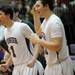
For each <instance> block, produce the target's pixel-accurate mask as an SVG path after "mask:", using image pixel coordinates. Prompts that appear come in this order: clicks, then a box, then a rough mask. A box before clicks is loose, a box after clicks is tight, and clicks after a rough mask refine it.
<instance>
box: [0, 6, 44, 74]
mask: <svg viewBox="0 0 75 75" xmlns="http://www.w3.org/2000/svg"><path fill="white" fill-rule="evenodd" d="M12 19H13V10H12V8H11V7H10V6H9V5H2V6H0V23H1V24H2V25H3V26H5V27H6V28H5V31H4V35H5V40H6V43H7V45H8V48H9V51H10V53H11V56H10V58H9V59H8V60H7V62H6V63H5V64H3V65H1V67H2V70H3V71H6V70H7V69H8V67H9V65H10V64H11V63H13V64H14V70H13V74H12V75H37V74H39V71H38V70H37V69H38V68H36V67H37V64H38V63H39V62H38V61H36V58H37V53H38V50H34V49H35V48H37V47H38V45H36V47H35V48H33V46H32V44H31V43H30V41H29V37H30V36H31V34H32V33H33V32H32V30H31V29H30V28H29V26H28V25H26V24H25V23H20V22H14V21H13V20H12ZM39 66H41V64H40V63H39ZM40 71H41V74H39V75H43V71H44V70H43V68H42V66H41V70H40Z"/></svg>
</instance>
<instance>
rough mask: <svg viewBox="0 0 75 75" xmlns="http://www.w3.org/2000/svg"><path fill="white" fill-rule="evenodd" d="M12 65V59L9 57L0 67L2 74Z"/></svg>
mask: <svg viewBox="0 0 75 75" xmlns="http://www.w3.org/2000/svg"><path fill="white" fill-rule="evenodd" d="M11 64H12V58H11V56H10V57H9V58H8V60H7V61H6V62H5V63H4V64H1V65H0V69H1V71H2V72H6V71H7V70H9V66H10V65H11Z"/></svg>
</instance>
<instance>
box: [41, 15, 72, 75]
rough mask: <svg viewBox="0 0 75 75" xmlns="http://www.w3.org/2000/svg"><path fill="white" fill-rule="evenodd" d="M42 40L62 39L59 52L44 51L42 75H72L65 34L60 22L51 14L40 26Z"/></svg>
mask: <svg viewBox="0 0 75 75" xmlns="http://www.w3.org/2000/svg"><path fill="white" fill-rule="evenodd" d="M41 28H42V33H43V38H44V39H45V40H47V41H50V40H51V38H56V37H62V40H63V41H62V48H61V50H60V51H59V52H53V51H50V50H48V49H45V58H46V64H47V66H46V68H45V74H44V75H73V70H72V67H71V60H70V57H69V53H68V47H67V45H66V38H65V32H64V28H63V24H62V22H61V20H60V19H59V18H58V17H57V16H56V15H55V14H52V15H51V16H50V17H49V19H48V20H47V21H46V20H45V19H44V21H43V23H42V25H41Z"/></svg>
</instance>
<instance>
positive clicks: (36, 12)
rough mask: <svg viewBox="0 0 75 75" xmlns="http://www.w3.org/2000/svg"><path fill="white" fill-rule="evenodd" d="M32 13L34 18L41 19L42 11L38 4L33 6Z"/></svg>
mask: <svg viewBox="0 0 75 75" xmlns="http://www.w3.org/2000/svg"><path fill="white" fill-rule="evenodd" d="M31 13H32V15H33V16H34V17H36V18H37V17H39V18H40V16H41V12H40V9H39V7H38V5H37V3H36V4H35V5H34V6H33V8H32V10H31Z"/></svg>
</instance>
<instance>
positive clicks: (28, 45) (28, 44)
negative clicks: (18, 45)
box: [25, 38, 33, 55]
mask: <svg viewBox="0 0 75 75" xmlns="http://www.w3.org/2000/svg"><path fill="white" fill-rule="evenodd" d="M25 41H26V44H27V48H28V51H29V52H30V54H31V55H33V53H32V52H31V50H30V41H29V39H27V38H25Z"/></svg>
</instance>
